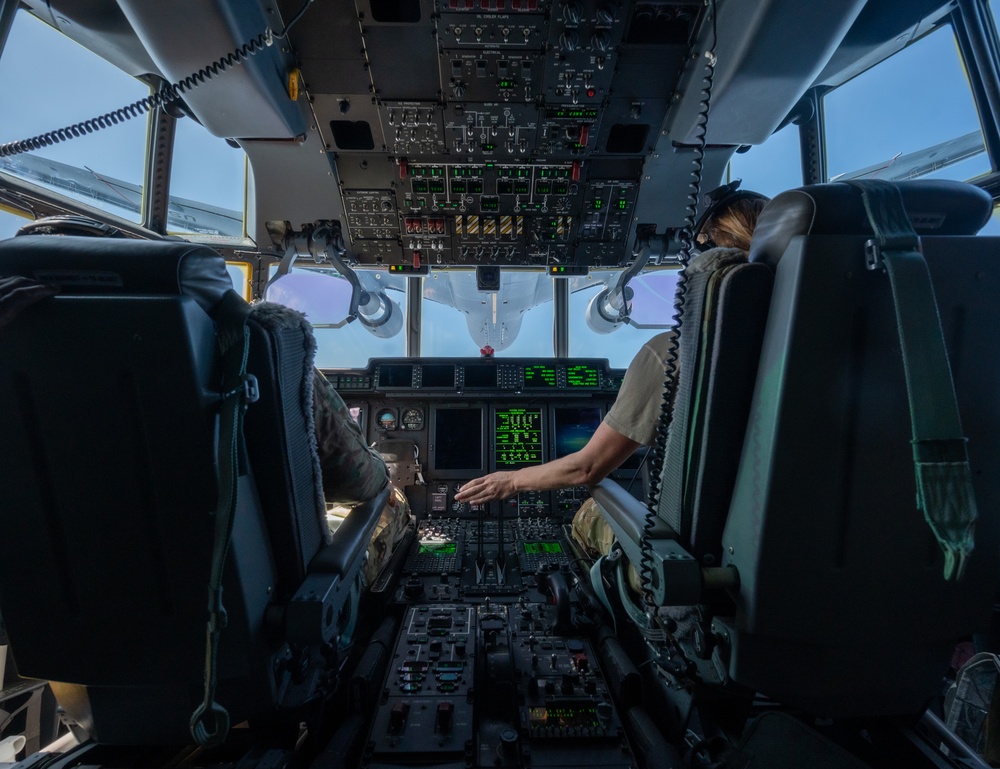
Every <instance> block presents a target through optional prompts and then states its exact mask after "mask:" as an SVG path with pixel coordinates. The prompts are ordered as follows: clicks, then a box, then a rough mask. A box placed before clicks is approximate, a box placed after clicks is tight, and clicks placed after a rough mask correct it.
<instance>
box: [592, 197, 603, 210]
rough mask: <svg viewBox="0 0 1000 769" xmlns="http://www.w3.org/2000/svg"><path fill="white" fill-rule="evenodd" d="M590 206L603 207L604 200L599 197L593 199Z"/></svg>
mask: <svg viewBox="0 0 1000 769" xmlns="http://www.w3.org/2000/svg"><path fill="white" fill-rule="evenodd" d="M591 206H592V207H593V208H604V201H603V200H600V199H598V200H595V201H594V202H593V203H592V204H591Z"/></svg>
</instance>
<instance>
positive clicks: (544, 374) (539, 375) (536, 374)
mask: <svg viewBox="0 0 1000 769" xmlns="http://www.w3.org/2000/svg"><path fill="white" fill-rule="evenodd" d="M555 386H556V369H555V366H545V365H533V366H525V367H524V389H525V390H545V389H549V388H552V387H555Z"/></svg>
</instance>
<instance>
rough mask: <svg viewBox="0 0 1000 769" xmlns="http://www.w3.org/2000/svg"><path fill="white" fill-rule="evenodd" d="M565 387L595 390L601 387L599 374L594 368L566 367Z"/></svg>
mask: <svg viewBox="0 0 1000 769" xmlns="http://www.w3.org/2000/svg"><path fill="white" fill-rule="evenodd" d="M566 386H567V387H581V388H582V387H590V388H594V389H596V388H598V387H600V386H601V377H600V372H598V370H597V369H596V368H595V367H594V366H585V365H582V364H581V365H578V366H567V367H566Z"/></svg>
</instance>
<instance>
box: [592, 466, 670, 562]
mask: <svg viewBox="0 0 1000 769" xmlns="http://www.w3.org/2000/svg"><path fill="white" fill-rule="evenodd" d="M590 494H591V496H592V497H593V498H594V501H595V502H597V506H598V507H599V508H601V512H602V513H604V517H605V518H606V519H607V521H608V524H610V526H611V529H612V531H614V533H615V536H616V537H617V538H618V542H619V544H621V546H622V549H623V550H624V551H625V555H626V556H628V559H629V560H630V561H632V563H634V564H637V565H638V563H639V561H640V559H641V558H642V548H641V546H640V544H639V543H640V542H641V541H642V533H643V529H644V528H645V525H646V514H647V512H648V511H647V510H646V506H645V505H644V504H643V503H642V502H640V501H639V500H638V499H636V498H635V497H633V496H632V495H631V494H629V493H628V492H627V491H625V489H623V488H622V487H621V485H619V484H618V483H617V482H615V481H613V480H611V479H610V478H605V479H604V480H603V481H601V482H600V483H598V484H597V485H596V486H592V487H591V488H590ZM649 536H650V538H651V539H677V532H675V531H674V530H673V529H672V528H671V527H670V526H669V525H668V524H667V523H666V522H665V521H664V520H663V519H662V518H660V517H659V516H657V517H655V518H654V519H653V528H652V529H650V532H649Z"/></svg>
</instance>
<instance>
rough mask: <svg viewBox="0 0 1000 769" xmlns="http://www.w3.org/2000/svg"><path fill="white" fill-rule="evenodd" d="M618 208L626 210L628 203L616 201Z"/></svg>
mask: <svg viewBox="0 0 1000 769" xmlns="http://www.w3.org/2000/svg"><path fill="white" fill-rule="evenodd" d="M618 208H619V209H620V210H622V211H624V210H625V209H626V208H628V201H627V200H619V201H618Z"/></svg>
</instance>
